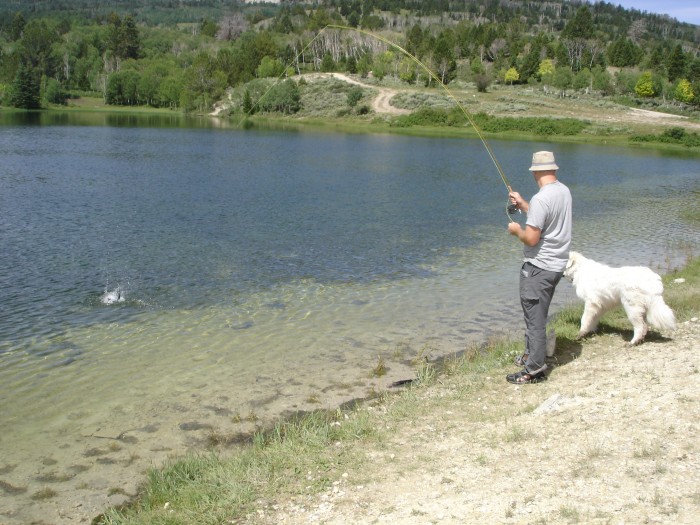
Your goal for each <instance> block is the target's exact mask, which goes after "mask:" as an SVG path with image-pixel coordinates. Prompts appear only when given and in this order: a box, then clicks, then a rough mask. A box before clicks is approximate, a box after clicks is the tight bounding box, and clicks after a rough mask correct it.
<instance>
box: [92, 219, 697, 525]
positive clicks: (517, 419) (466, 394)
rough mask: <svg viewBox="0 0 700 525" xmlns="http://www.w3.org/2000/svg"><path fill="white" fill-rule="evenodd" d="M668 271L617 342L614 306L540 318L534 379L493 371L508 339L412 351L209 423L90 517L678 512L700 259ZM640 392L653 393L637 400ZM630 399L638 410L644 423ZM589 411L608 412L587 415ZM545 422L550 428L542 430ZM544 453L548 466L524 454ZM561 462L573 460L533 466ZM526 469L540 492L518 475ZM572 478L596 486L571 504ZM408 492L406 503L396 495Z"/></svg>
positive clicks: (108, 522) (350, 519)
mask: <svg viewBox="0 0 700 525" xmlns="http://www.w3.org/2000/svg"><path fill="white" fill-rule="evenodd" d="M691 220H694V221H695V222H697V221H698V218H697V217H692V218H691ZM667 270H669V273H667V274H666V275H665V276H664V284H665V287H666V292H665V294H664V295H665V299H666V301H667V303H668V304H669V305H670V306H671V307H672V309H673V310H674V312H675V313H676V316H677V318H678V325H679V327H678V329H677V331H676V332H674V333H670V334H660V333H658V332H654V331H652V332H650V334H649V335H648V337H647V340H646V341H645V342H644V344H642V345H640V346H637V347H628V346H626V344H625V342H626V341H627V340H629V338H630V337H629V336H630V334H631V331H630V326H629V323H628V321H627V319H626V317H625V315H624V312H623V311H622V310H621V309H618V310H617V311H615V312H612V313H610V314H608V315H606V316H605V317H604V318H603V321H602V323H601V328H600V330H599V332H598V333H597V334H596V335H594V336H592V337H589V338H587V339H585V340H584V341H577V340H576V334H577V331H578V322H579V319H580V315H581V312H582V305H573V306H570V307H568V308H566V309H565V310H563V311H561V312H560V313H558V314H557V315H556V316H555V317H554V319H553V320H552V321H551V322H550V327H552V328H554V330H555V331H556V334H557V350H556V354H555V356H554V357H553V358H552V360H551V362H550V368H551V369H552V371H551V373H550V380H549V381H547V382H546V383H543V384H540V385H526V386H515V387H513V386H512V385H508V384H507V383H506V382H505V381H504V380H503V376H504V375H505V374H506V373H507V372H508V371H512V369H513V367H514V365H513V364H512V362H513V358H514V356H515V355H516V354H517V353H518V349H519V347H520V346H521V345H520V342H519V341H515V340H513V339H512V338H509V336H508V335H503V336H501V337H497V338H494V339H492V340H489V341H487V342H484V343H483V344H481V345H473V346H469V347H467V348H465V349H464V351H463V352H461V353H460V354H458V355H454V356H451V357H448V358H445V359H444V360H441V361H440V362H429V361H427V360H426V359H420V358H419V359H417V360H416V362H415V363H414V364H415V378H414V379H413V380H411V381H409V382H407V383H406V384H403V385H397V387H396V388H390V389H389V390H388V391H387V392H384V393H382V394H380V395H379V396H378V397H377V398H374V399H368V400H360V401H357V402H355V403H352V404H349V405H347V406H344V407H339V408H338V409H337V410H335V411H319V412H314V413H307V414H299V415H298V416H297V417H293V418H291V419H287V420H283V421H278V422H277V423H276V424H275V425H274V426H273V427H272V428H269V429H267V430H265V431H262V432H259V433H256V434H254V435H253V436H251V438H250V441H249V442H248V443H245V444H241V443H240V442H238V441H236V442H233V440H231V439H229V436H225V435H218V434H212V435H211V436H210V437H209V444H210V446H209V449H208V450H200V451H193V452H192V453H190V454H188V455H187V456H185V457H182V458H177V459H173V460H172V461H171V462H170V463H169V464H167V465H165V466H163V467H162V468H154V469H152V470H151V471H150V472H149V473H148V479H147V480H146V481H145V483H144V485H143V487H142V489H141V490H140V492H139V495H138V496H137V497H136V498H135V499H134V500H133V501H131V502H130V503H128V504H126V505H125V506H123V507H121V508H113V509H108V510H107V511H106V512H105V513H104V514H103V515H101V516H98V517H96V518H95V519H94V520H93V523H94V524H95V525H137V524H138V525H140V524H144V525H145V524H155V523H162V524H166V523H167V524H173V525H174V524H183V525H184V524H187V525H192V524H214V523H246V524H272V523H311V522H319V523H389V522H401V523H409V524H412V523H416V524H418V523H425V522H426V521H430V522H439V523H492V522H494V521H493V520H498V522H503V523H525V522H528V523H578V522H585V523H611V522H613V521H615V520H618V521H619V520H621V522H622V521H624V522H627V521H626V519H625V518H627V519H632V521H634V520H635V519H639V521H644V519H645V518H646V519H649V518H650V517H651V519H652V520H654V522H661V523H690V521H687V520H689V519H690V520H692V517H693V516H696V515H697V512H698V510H700V492H698V491H697V481H698V479H697V478H698V476H699V475H700V469H698V468H693V465H695V467H697V466H698V463H699V462H700V457H699V454H700V450H698V449H697V446H696V445H694V444H693V443H697V441H695V440H694V439H693V438H692V436H693V435H696V434H697V430H696V429H695V427H694V426H693V424H692V420H693V418H694V417H695V416H693V414H696V413H697V406H698V405H697V403H698V402H699V401H700V398H698V395H697V390H696V389H695V388H694V385H695V384H696V383H697V374H698V373H700V362H698V356H697V355H696V354H697V353H696V352H694V351H693V349H694V348H696V343H697V337H698V333H700V322H699V321H698V315H700V311H699V310H698V304H700V258H699V257H693V254H689V255H688V260H687V261H686V264H685V266H684V267H683V268H681V269H677V270H674V269H672V268H669V269H667ZM613 361H614V362H615V363H616V364H611V362H613ZM666 361H669V362H671V363H674V364H673V365H664V363H665V362H666ZM669 368H671V371H668V369H669ZM676 372H677V375H676ZM667 376H668V377H667ZM671 376H672V379H673V381H674V383H673V384H672V385H669V384H667V380H670V379H669V377H671ZM627 385H630V386H627ZM652 391H653V392H657V393H655V394H654V395H655V396H657V397H658V399H657V400H656V401H654V403H659V404H658V405H655V406H647V403H649V400H648V399H646V396H648V395H651V394H650V392H652ZM591 397H595V403H594V404H593V407H591V405H590V403H592V401H591ZM662 397H663V403H675V404H679V403H680V405H682V406H681V407H680V411H679V412H675V411H674V412H673V413H670V412H669V413H668V414H666V413H663V412H662V413H660V414H659V412H657V411H659V410H666V409H668V410H671V408H668V407H666V405H665V404H662V403H661V398H662ZM637 398H638V399H637ZM628 405H632V406H633V407H635V410H634V411H631V410H630V409H625V408H624V406H628ZM674 406H675V405H674ZM621 407H623V408H621ZM584 408H585V410H584ZM637 408H638V409H639V410H640V411H641V412H643V413H646V412H649V414H648V415H647V416H644V417H643V420H641V421H639V420H637V419H635V418H636V417H641V416H639V414H638V413H637V412H636V409H637ZM597 410H600V411H602V412H604V413H603V414H602V415H600V416H595V415H591V414H593V413H594V412H595V411H597ZM620 410H621V411H622V412H620ZM674 410H675V408H674ZM542 413H547V414H548V417H547V418H544V416H542ZM677 414H681V415H678V417H677V419H674V417H675V416H676V415H677ZM550 418H551V420H552V423H551V425H550V427H548V432H553V434H552V435H548V434H545V433H543V432H542V431H541V428H542V425H545V424H546V423H544V421H549V420H550ZM650 420H653V421H654V423H653V424H652V423H650ZM688 422H690V423H688ZM685 425H690V426H689V429H688V428H685ZM488 429H491V430H488ZM686 433H687V439H686V435H685V434H686ZM570 440H571V441H570ZM582 443H583V444H582ZM622 444H624V446H625V447H627V448H625V450H624V451H621V450H620V448H621V447H623V445H622ZM629 447H631V449H629ZM678 447H680V450H679V449H678ZM628 449H629V450H628ZM431 451H432V452H431ZM620 454H622V455H623V456H624V457H619V455H620ZM543 455H545V456H547V462H546V465H547V466H546V467H545V465H544V462H545V460H544V459H540V460H537V459H535V458H538V457H540V456H543ZM528 456H530V458H528ZM538 461H542V462H543V464H542V465H538V463H537V462H538ZM461 462H468V463H469V464H468V465H464V464H462V463H461ZM620 462H622V463H620ZM559 464H561V465H568V467H567V468H569V469H570V470H568V471H567V472H565V473H564V474H561V473H558V474H556V475H554V474H551V475H548V474H546V473H545V471H544V470H543V469H545V468H552V469H556V468H557V465H559ZM470 469H471V471H470ZM679 469H680V472H681V473H682V475H681V474H679ZM647 471H651V472H652V474H653V475H652V478H653V481H650V479H649V474H648V473H647ZM533 476H534V478H535V479H536V480H537V481H536V482H535V483H538V484H539V488H537V487H536V486H534V487H533V486H530V487H523V484H525V482H524V481H520V482H518V481H517V480H518V479H521V480H532V477H533ZM552 476H554V477H553V478H552ZM684 476H685V477H684ZM428 478H431V479H432V478H436V479H437V482H436V484H437V486H435V485H430V483H426V481H427V479H428ZM479 478H481V481H478V480H479ZM543 478H544V479H543ZM468 480H471V481H470V482H468ZM423 483H426V484H425V485H423ZM470 483H472V485H470ZM474 483H475V484H474ZM582 484H583V485H590V486H592V487H597V489H596V490H598V492H596V493H595V494H591V490H585V492H586V494H587V495H586V496H585V498H584V499H585V501H584V500H583V499H582V500H576V499H571V498H570V495H571V493H572V492H574V493H576V494H578V491H583V489H582V486H583V485H582ZM408 485H410V487H409V486H408ZM470 487H471V488H470ZM499 487H500V489H499ZM515 487H518V488H515ZM692 487H695V489H693V488H692ZM607 488H612V489H613V490H608V489H607ZM558 489H560V492H559V493H558ZM499 490H501V491H504V492H503V493H502V494H501V493H499ZM513 490H515V492H516V493H518V494H521V495H522V499H517V498H515V499H513V494H512V491H513ZM404 491H410V492H413V493H415V495H416V497H417V498H418V499H413V500H412V499H410V498H408V499H406V498H404V499H402V498H403V496H402V494H403V492H404ZM538 491H539V493H538ZM688 491H690V492H688ZM693 491H694V492H693ZM611 494H612V495H614V497H613V498H612V499H614V500H615V501H614V502H612V503H611V502H610V501H609V500H610V495H611ZM540 496H542V501H539V497H540ZM455 498H456V499H458V500H459V501H460V503H459V504H455ZM486 499H488V500H489V502H488V503H487V502H486ZM428 500H429V501H430V502H432V503H428ZM397 502H403V504H404V505H405V508H404V506H403V505H401V504H400V503H397ZM553 505H554V506H553ZM611 505H612V506H613V507H614V508H612V509H611V508H610V506H611ZM474 506H476V507H478V508H479V512H482V511H483V512H482V513H481V514H474V512H475V510H474ZM486 507H487V508H486ZM470 509H471V510H470ZM547 509H549V511H548V512H547V513H545V511H547ZM640 509H641V510H640ZM640 512H642V514H640ZM387 520H388V521H387ZM397 520H398V521H397ZM615 522H617V521H615Z"/></svg>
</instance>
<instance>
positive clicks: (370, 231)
mask: <svg viewBox="0 0 700 525" xmlns="http://www.w3.org/2000/svg"><path fill="white" fill-rule="evenodd" d="M35 118H36V119H39V121H37V122H28V121H26V120H24V121H21V122H9V121H8V120H7V117H6V120H5V121H4V123H3V124H4V125H2V126H0V156H1V158H2V163H1V164H0V210H1V213H0V385H1V387H0V428H2V429H3V432H2V434H0V522H2V523H5V522H7V523H10V524H14V523H25V522H28V521H31V520H32V519H37V518H38V517H42V518H43V519H46V516H47V515H48V516H51V518H50V520H49V521H50V522H51V523H80V522H81V520H83V521H84V520H86V519H88V517H93V516H95V515H96V514H98V513H99V512H100V511H101V510H102V509H103V508H104V507H105V506H106V505H109V504H115V503H119V502H121V501H124V500H125V499H126V497H127V495H128V494H132V493H133V492H134V491H135V487H136V485H137V483H138V482H139V481H140V480H141V476H142V475H143V471H144V469H146V468H147V467H148V466H150V465H158V464H161V463H162V462H163V461H165V460H166V459H168V458H169V457H172V456H176V455H178V454H182V453H183V452H185V451H187V450H189V449H192V448H193V447H200V446H204V445H206V443H207V440H208V438H209V437H210V436H211V435H212V434H216V435H218V436H222V435H225V436H228V437H230V438H232V436H236V435H245V434H247V433H249V432H251V431H253V430H255V429H256V428H259V427H261V426H263V425H266V424H268V423H269V422H270V421H271V420H273V419H274V418H276V417H279V416H280V415H284V414H289V413H291V412H294V411H299V410H314V409H318V408H333V407H335V406H338V405H339V404H340V403H342V402H344V401H348V400H350V399H354V398H361V397H366V396H369V395H372V394H373V393H375V392H377V391H380V390H382V389H385V388H387V386H388V385H389V384H390V383H391V382H392V381H395V380H397V379H404V378H410V377H412V375H413V369H412V366H411V364H410V363H411V360H412V359H413V358H414V357H415V356H416V355H418V354H419V353H424V354H427V355H429V356H430V357H433V358H437V357H440V356H444V355H448V354H451V353H454V352H458V351H460V350H463V349H464V348H465V347H466V345H467V344H469V342H471V341H480V340H483V339H485V338H486V337H488V336H489V335H490V334H494V333H504V332H505V333H512V334H514V335H518V334H519V333H520V332H521V331H522V321H521V314H520V308H519V305H518V299H517V275H518V271H517V270H518V267H519V265H520V253H521V247H520V246H519V245H518V243H517V241H515V240H514V239H513V238H512V237H510V236H509V235H508V234H507V233H506V224H507V221H508V219H507V217H506V213H505V205H506V198H507V192H506V190H505V188H504V186H503V183H502V182H501V180H500V178H499V176H498V173H497V171H496V169H495V168H494V166H493V165H492V164H491V161H490V159H489V158H488V155H487V154H486V152H485V150H484V148H483V146H482V145H481V143H480V142H478V141H474V140H465V139H438V138H413V137H402V136H389V135H352V134H344V133H330V132H318V131H299V130H297V131H271V130H246V131H244V130H239V129H220V128H218V127H217V126H215V125H213V124H211V123H210V122H209V121H189V122H184V121H183V120H181V119H168V120H167V121H165V122H164V121H162V120H158V119H153V118H152V119H150V120H149V121H147V122H145V123H144V122H142V121H138V120H133V119H124V118H122V119H119V118H115V117H110V119H111V120H105V119H106V117H91V118H101V119H103V120H101V121H97V122H87V124H91V125H74V124H75V122H73V121H72V120H70V119H69V120H65V118H64V117H61V118H58V119H57V120H54V121H51V122H46V121H42V120H41V119H45V118H47V117H35ZM53 118H57V117H53ZM80 124H86V122H81V123H80ZM491 144H492V147H493V149H494V151H495V154H496V156H497V157H498V159H499V161H500V163H501V165H502V166H503V168H504V170H505V172H506V174H507V176H508V178H509V179H510V182H511V184H512V185H513V187H514V189H516V190H518V191H520V192H521V193H523V194H524V195H526V196H530V195H532V194H533V193H534V192H535V189H536V188H535V185H534V182H533V180H532V177H531V175H530V173H529V172H528V171H527V168H528V167H529V161H530V158H531V155H532V152H533V151H536V150H539V149H550V150H554V151H555V154H556V156H557V160H558V163H559V165H560V167H561V170H560V174H559V175H560V178H561V180H562V181H563V182H565V183H566V184H567V185H569V187H570V188H571V190H572V193H573V196H574V201H575V204H574V221H575V225H574V247H575V249H577V250H578V251H581V252H583V253H584V254H586V255H588V256H590V257H593V258H595V259H597V260H600V261H602V262H606V263H609V264H645V265H651V266H653V267H655V268H657V269H659V268H660V269H661V270H662V271H663V270H664V269H666V268H668V267H669V266H673V265H677V264H679V263H681V262H682V261H683V259H684V257H685V256H686V255H687V254H688V253H697V251H698V249H700V236H699V235H698V231H697V229H695V228H692V227H691V226H690V225H688V224H687V223H684V222H683V221H682V220H681V219H680V218H679V217H680V214H681V213H682V212H683V211H684V210H685V209H688V208H690V207H692V206H697V202H698V191H700V164H699V163H698V158H697V156H689V155H688V156H683V155H670V154H664V153H659V152H650V151H642V150H636V149H632V148H613V147H608V148H606V147H598V146H578V145H562V144H554V145H553V144H548V143H519V142H505V141H492V142H491ZM518 219H519V220H520V219H521V217H518ZM110 292H111V293H112V295H111V296H109V295H108V294H109V293H110ZM573 300H574V297H573V293H572V290H571V286H570V285H569V284H568V283H562V285H561V286H560V287H559V290H558V291H557V296H556V299H555V306H554V308H555V309H556V308H558V307H560V306H561V305H563V304H567V303H569V302H572V301H573ZM380 356H381V359H383V360H384V361H385V363H386V365H387V367H388V369H389V370H388V374H387V375H386V376H383V377H381V378H376V377H373V375H372V370H373V369H374V367H375V366H376V364H377V362H378V360H379V358H380ZM47 487H48V488H49V489H51V490H52V491H54V492H55V493H56V496H55V497H53V498H46V499H40V500H37V499H36V495H37V493H39V491H41V490H44V489H46V488H47ZM32 497H35V498H34V499H32ZM87 522H89V520H88V521H87Z"/></svg>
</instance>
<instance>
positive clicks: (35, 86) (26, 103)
mask: <svg viewBox="0 0 700 525" xmlns="http://www.w3.org/2000/svg"><path fill="white" fill-rule="evenodd" d="M10 103H11V104H12V107H15V108H21V109H39V108H40V107H41V84H40V83H39V80H38V78H37V75H36V74H35V73H34V71H32V69H30V68H29V67H27V66H26V65H25V64H23V63H22V64H20V66H19V67H18V68H17V74H16V75H15V80H14V82H13V83H12V95H11V98H10Z"/></svg>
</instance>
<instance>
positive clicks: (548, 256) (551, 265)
mask: <svg viewBox="0 0 700 525" xmlns="http://www.w3.org/2000/svg"><path fill="white" fill-rule="evenodd" d="M526 224H529V225H530V226H532V227H534V228H539V230H540V241H539V242H538V243H537V244H536V245H535V246H525V248H524V250H523V255H524V258H525V261H526V262H529V263H532V264H533V265H535V266H537V267H538V268H542V269H543V270H549V271H550V272H563V271H564V269H565V268H566V261H567V260H568V259H569V246H570V245H571V192H570V191H569V188H567V187H566V186H565V185H564V184H562V183H561V182H559V181H556V182H552V183H550V184H545V185H544V186H542V187H541V188H540V191H538V192H537V194H536V195H535V196H534V197H532V199H531V200H530V209H529V210H528V212H527V221H526Z"/></svg>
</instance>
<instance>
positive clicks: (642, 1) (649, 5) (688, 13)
mask: <svg viewBox="0 0 700 525" xmlns="http://www.w3.org/2000/svg"><path fill="white" fill-rule="evenodd" d="M589 1H590V2H591V3H592V4H593V3H595V0H589ZM606 1H607V2H608V3H611V4H613V5H621V6H622V7H625V8H627V9H630V8H635V9H638V10H640V11H646V12H648V13H657V14H660V15H669V16H672V17H673V18H676V19H678V21H680V22H689V23H691V24H697V25H700V0H606Z"/></svg>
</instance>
